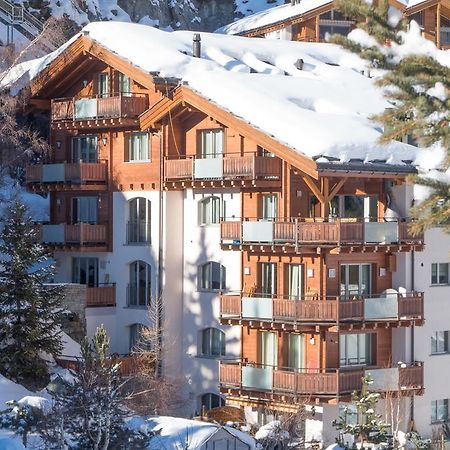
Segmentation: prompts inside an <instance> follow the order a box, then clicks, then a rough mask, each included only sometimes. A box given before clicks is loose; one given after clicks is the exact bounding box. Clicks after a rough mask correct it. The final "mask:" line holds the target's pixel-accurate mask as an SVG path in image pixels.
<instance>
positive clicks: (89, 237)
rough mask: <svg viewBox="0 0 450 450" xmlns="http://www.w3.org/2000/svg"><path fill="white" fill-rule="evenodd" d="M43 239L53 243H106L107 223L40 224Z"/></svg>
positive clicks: (46, 242)
mask: <svg viewBox="0 0 450 450" xmlns="http://www.w3.org/2000/svg"><path fill="white" fill-rule="evenodd" d="M40 234H41V241H42V242H43V243H45V244H52V245H81V246H82V245H102V244H104V245H106V243H107V235H106V225H103V224H88V223H78V224H75V225H71V224H66V223H62V224H45V225H40Z"/></svg>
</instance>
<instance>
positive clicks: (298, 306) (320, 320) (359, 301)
mask: <svg viewBox="0 0 450 450" xmlns="http://www.w3.org/2000/svg"><path fill="white" fill-rule="evenodd" d="M220 321H221V323H222V324H224V325H246V326H249V327H252V328H259V327H264V328H267V324H270V327H271V328H273V329H284V330H289V329H297V328H298V327H299V326H303V325H313V326H315V325H317V324H325V325H327V324H328V325H334V324H339V325H340V326H342V327H345V326H346V325H348V326H351V328H352V329H358V328H362V327H364V328H365V329H370V328H371V327H373V328H375V327H377V326H379V324H380V323H383V324H384V325H385V326H386V325H388V326H390V327H402V326H411V325H422V324H423V321H424V303H423V293H422V292H410V293H393V294H391V293H389V294H386V296H381V295H371V296H369V297H357V298H353V299H344V298H341V297H319V296H305V297H304V298H302V299H298V300H296V299H291V298H286V297H282V296H279V297H267V296H264V295H262V294H260V295H258V294H252V296H246V295H245V294H243V293H237V294H222V295H221V296H220Z"/></svg>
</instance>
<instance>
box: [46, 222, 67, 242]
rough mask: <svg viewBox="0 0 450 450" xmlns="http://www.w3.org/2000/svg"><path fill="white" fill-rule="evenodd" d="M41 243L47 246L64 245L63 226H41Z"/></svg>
mask: <svg viewBox="0 0 450 450" xmlns="http://www.w3.org/2000/svg"><path fill="white" fill-rule="evenodd" d="M42 242H45V243H47V244H64V243H65V236H64V224H60V225H43V226H42Z"/></svg>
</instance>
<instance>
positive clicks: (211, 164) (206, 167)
mask: <svg viewBox="0 0 450 450" xmlns="http://www.w3.org/2000/svg"><path fill="white" fill-rule="evenodd" d="M222 177H223V161H222V157H219V158H205V159H196V160H195V162H194V178H195V179H203V178H206V179H209V178H222Z"/></svg>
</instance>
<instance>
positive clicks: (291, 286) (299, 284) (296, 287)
mask: <svg viewBox="0 0 450 450" xmlns="http://www.w3.org/2000/svg"><path fill="white" fill-rule="evenodd" d="M287 272H288V298H289V300H300V299H302V298H303V264H288V266H287Z"/></svg>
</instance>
